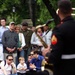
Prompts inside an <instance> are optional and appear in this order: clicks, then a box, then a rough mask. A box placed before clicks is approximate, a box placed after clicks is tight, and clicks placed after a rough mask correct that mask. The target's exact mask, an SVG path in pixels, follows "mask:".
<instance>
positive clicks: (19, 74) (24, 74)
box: [17, 73, 26, 75]
mask: <svg viewBox="0 0 75 75" xmlns="http://www.w3.org/2000/svg"><path fill="white" fill-rule="evenodd" d="M17 75H26V73H17Z"/></svg>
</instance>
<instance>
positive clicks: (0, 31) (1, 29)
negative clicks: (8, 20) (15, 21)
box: [0, 26, 8, 43]
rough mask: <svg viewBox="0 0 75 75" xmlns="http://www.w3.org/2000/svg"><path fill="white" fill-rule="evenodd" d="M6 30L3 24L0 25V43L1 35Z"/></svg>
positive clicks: (0, 40)
mask: <svg viewBox="0 0 75 75" xmlns="http://www.w3.org/2000/svg"><path fill="white" fill-rule="evenodd" d="M6 30H8V28H7V27H3V26H1V27H0V43H1V42H2V35H3V33H4V31H6Z"/></svg>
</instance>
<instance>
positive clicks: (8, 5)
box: [0, 0, 75, 27]
mask: <svg viewBox="0 0 75 75" xmlns="http://www.w3.org/2000/svg"><path fill="white" fill-rule="evenodd" d="M57 1H58V0H50V2H51V4H52V6H53V8H54V9H55V10H56V9H57ZM71 1H72V6H73V7H75V0H71ZM28 3H29V0H0V18H1V17H5V18H7V23H9V22H10V21H13V20H14V21H15V22H16V24H18V23H19V24H20V23H21V21H22V20H23V19H29V18H30V11H29V5H28ZM13 7H15V12H13V11H12V9H13ZM35 13H36V15H35V16H36V24H44V23H46V21H47V20H48V19H51V18H52V16H51V15H50V13H49V12H48V10H47V8H46V6H45V5H44V3H43V0H36V12H35ZM74 13H75V11H74ZM51 27H54V23H52V24H51Z"/></svg>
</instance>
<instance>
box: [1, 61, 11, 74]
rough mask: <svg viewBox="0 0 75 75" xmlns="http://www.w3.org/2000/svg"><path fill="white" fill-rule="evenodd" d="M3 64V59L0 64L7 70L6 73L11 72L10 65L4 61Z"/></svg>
mask: <svg viewBox="0 0 75 75" xmlns="http://www.w3.org/2000/svg"><path fill="white" fill-rule="evenodd" d="M4 64H5V61H2V62H1V64H0V65H1V66H3V67H5V70H6V72H7V75H9V74H11V71H12V67H11V65H8V64H7V63H6V65H5V66H4ZM0 73H2V74H4V73H3V71H2V70H0Z"/></svg>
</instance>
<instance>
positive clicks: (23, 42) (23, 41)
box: [21, 33, 26, 48]
mask: <svg viewBox="0 0 75 75" xmlns="http://www.w3.org/2000/svg"><path fill="white" fill-rule="evenodd" d="M21 34H22V33H21ZM21 37H22V45H21V47H22V48H23V47H24V46H25V45H26V43H25V38H24V35H23V34H22V35H21Z"/></svg>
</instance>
